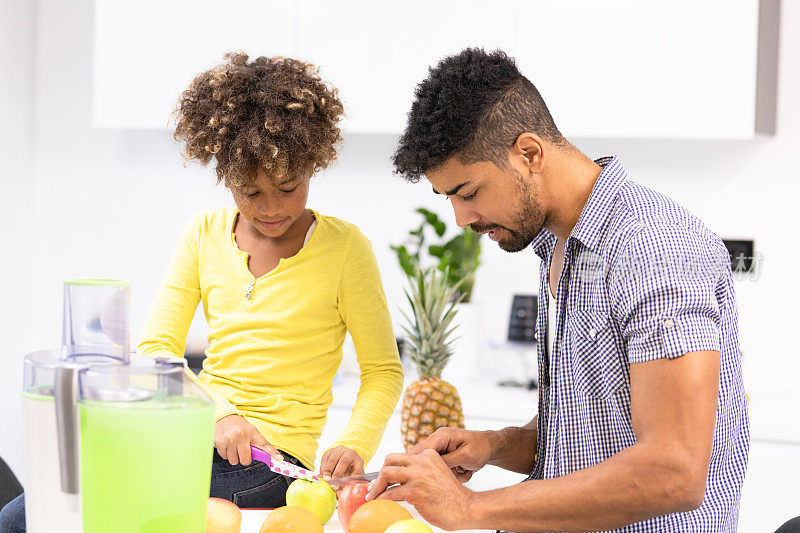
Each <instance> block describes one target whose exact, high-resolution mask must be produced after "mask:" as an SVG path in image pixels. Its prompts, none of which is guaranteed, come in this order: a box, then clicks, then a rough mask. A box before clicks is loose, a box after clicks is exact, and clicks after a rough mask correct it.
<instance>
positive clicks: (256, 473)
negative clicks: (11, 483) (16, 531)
mask: <svg viewBox="0 0 800 533" xmlns="http://www.w3.org/2000/svg"><path fill="white" fill-rule="evenodd" d="M281 454H282V455H283V459H284V460H285V461H289V462H290V463H293V464H296V465H300V466H302V467H303V468H307V467H306V466H304V465H303V464H302V463H300V461H298V460H297V459H295V458H294V457H292V456H291V455H289V454H288V453H286V452H284V451H281ZM292 481H294V480H293V479H291V478H288V477H286V476H282V475H280V474H276V473H275V472H273V471H272V470H270V469H269V468H267V465H265V464H264V463H260V462H258V461H253V462H252V463H250V465H249V466H242V465H236V466H233V465H232V464H230V463H229V462H228V461H226V460H225V459H223V458H222V457H220V456H219V454H218V453H217V450H216V449H215V450H214V462H213V464H212V465H211V496H213V497H215V498H223V499H225V500H230V501H232V502H233V503H235V504H236V505H238V506H239V507H281V506H283V505H286V489H287V488H289V483H291V482H292ZM0 533H4V532H0Z"/></svg>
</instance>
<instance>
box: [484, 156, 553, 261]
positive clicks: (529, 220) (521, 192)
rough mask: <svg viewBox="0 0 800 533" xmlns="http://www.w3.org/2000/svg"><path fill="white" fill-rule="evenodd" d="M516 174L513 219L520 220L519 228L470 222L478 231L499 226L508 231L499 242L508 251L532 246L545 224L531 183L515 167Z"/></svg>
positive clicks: (490, 229) (513, 251)
mask: <svg viewBox="0 0 800 533" xmlns="http://www.w3.org/2000/svg"><path fill="white" fill-rule="evenodd" d="M513 172H514V174H516V176H517V183H518V185H519V186H518V187H517V196H516V198H515V199H514V203H515V204H516V205H517V209H516V211H515V213H514V214H513V215H512V219H514V220H517V221H519V225H518V229H517V230H512V229H511V228H508V227H506V226H500V225H497V224H470V226H469V227H470V228H471V229H472V230H473V231H476V232H486V231H492V230H495V229H498V228H503V229H504V230H505V231H506V232H508V234H509V237H508V238H507V239H502V240H500V241H498V242H497V245H498V246H499V247H500V249H501V250H504V251H506V252H511V253H515V252H520V251H522V250H524V249H525V248H527V247H528V246H530V244H531V243H532V242H533V239H535V238H536V236H537V235H538V234H539V232H540V231H541V230H542V226H544V216H543V215H542V210H541V208H540V207H539V203H538V202H537V201H536V195H535V194H533V191H532V190H531V187H530V184H529V183H527V182H526V181H525V180H523V179H522V176H521V175H520V174H519V172H517V171H516V169H513Z"/></svg>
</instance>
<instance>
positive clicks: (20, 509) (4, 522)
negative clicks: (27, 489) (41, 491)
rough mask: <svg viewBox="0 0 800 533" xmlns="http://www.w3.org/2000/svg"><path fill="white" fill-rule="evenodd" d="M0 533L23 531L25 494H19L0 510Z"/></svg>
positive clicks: (20, 532) (22, 532)
mask: <svg viewBox="0 0 800 533" xmlns="http://www.w3.org/2000/svg"><path fill="white" fill-rule="evenodd" d="M0 533H25V495H24V494H20V495H19V496H17V497H16V498H14V499H13V500H11V501H10V502H8V504H7V505H6V506H5V507H3V509H2V510H0Z"/></svg>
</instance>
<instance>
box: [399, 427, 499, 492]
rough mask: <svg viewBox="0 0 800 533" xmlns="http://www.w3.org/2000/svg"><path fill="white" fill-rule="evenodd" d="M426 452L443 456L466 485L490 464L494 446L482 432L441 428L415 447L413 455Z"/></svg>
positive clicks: (412, 451)
mask: <svg viewBox="0 0 800 533" xmlns="http://www.w3.org/2000/svg"><path fill="white" fill-rule="evenodd" d="M425 450H433V451H435V452H437V453H438V454H439V455H441V456H442V459H443V460H444V462H445V464H447V466H448V467H450V469H451V470H452V471H453V474H454V475H455V476H456V479H458V480H459V481H460V482H461V483H466V482H467V481H469V479H470V478H471V477H472V474H474V473H475V472H477V471H478V470H480V469H481V468H483V467H484V466H486V464H487V463H488V462H489V460H490V459H491V454H492V445H491V441H490V439H489V437H488V434H487V433H485V432H482V431H470V430H466V429H456V428H439V429H437V430H436V431H435V432H434V433H433V434H432V435H431V436H430V437H428V438H427V439H425V440H423V441H422V442H420V443H419V444H417V445H416V446H414V449H413V450H411V453H412V454H415V455H416V454H420V453H422V452H423V451H425Z"/></svg>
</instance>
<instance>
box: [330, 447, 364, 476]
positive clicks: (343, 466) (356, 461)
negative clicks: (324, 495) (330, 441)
mask: <svg viewBox="0 0 800 533" xmlns="http://www.w3.org/2000/svg"><path fill="white" fill-rule="evenodd" d="M319 470H320V472H322V479H331V478H340V477H348V476H357V475H359V474H363V473H364V460H363V459H362V458H361V456H360V455H358V453H356V452H355V451H353V450H351V449H350V448H345V447H344V446H337V447H336V448H331V449H330V450H328V451H327V452H325V455H323V456H322V461H320V468H319Z"/></svg>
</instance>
